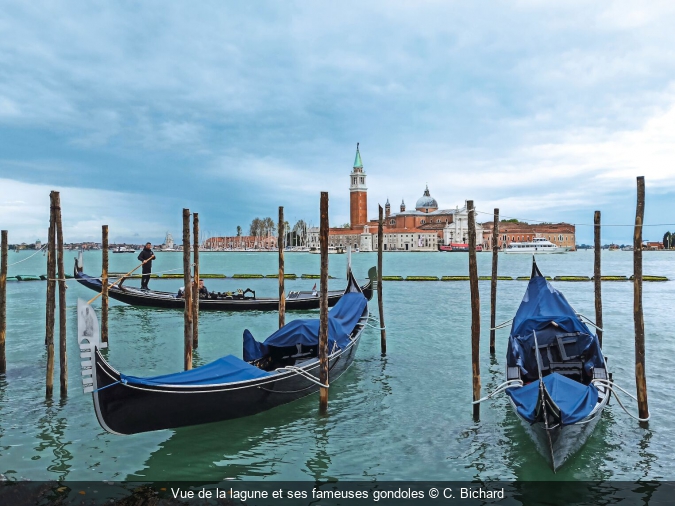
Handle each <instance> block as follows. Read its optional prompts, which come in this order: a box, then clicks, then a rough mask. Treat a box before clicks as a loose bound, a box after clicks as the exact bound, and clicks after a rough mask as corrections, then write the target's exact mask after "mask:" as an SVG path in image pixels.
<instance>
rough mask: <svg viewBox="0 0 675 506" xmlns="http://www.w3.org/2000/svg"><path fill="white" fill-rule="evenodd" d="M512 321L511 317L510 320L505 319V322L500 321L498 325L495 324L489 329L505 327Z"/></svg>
mask: <svg viewBox="0 0 675 506" xmlns="http://www.w3.org/2000/svg"><path fill="white" fill-rule="evenodd" d="M512 321H513V318H511V319H510V320H506V321H505V322H502V323H500V324H499V325H496V326H494V327H492V328H491V329H490V330H497V329H501V328H502V327H506V326H507V325H508V324H509V323H511V322H512Z"/></svg>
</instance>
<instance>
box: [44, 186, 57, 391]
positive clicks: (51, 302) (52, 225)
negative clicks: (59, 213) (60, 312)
mask: <svg viewBox="0 0 675 506" xmlns="http://www.w3.org/2000/svg"><path fill="white" fill-rule="evenodd" d="M55 193H56V192H51V193H50V194H49V233H48V235H47V314H46V319H45V346H46V347H47V376H46V391H45V393H46V396H47V398H48V399H51V397H52V394H53V393H54V311H55V310H56V300H55V295H56V244H55V243H56V241H55V239H56V216H55V212H54V211H55V209H54V208H55V204H54V194H55Z"/></svg>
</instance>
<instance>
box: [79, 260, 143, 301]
mask: <svg viewBox="0 0 675 506" xmlns="http://www.w3.org/2000/svg"><path fill="white" fill-rule="evenodd" d="M153 258H155V255H152V256H151V257H150V258H148V259H147V260H144V261H143V262H142V263H141V264H140V265H137V266H136V267H134V268H133V269H131V270H130V271H129V272H127V273H126V274H125V275H124V276H121V277H119V278H117V279H116V280H115V281H113V282H112V283H110V285H108V288H112V287H113V286H115V285H116V284H117V283H119V282H120V281H122V280H123V279H124V278H126V277H127V276H131V274H133V273H134V271H137V270H138V268H139V267H143V266H144V265H145V264H146V262H149V261H150V260H152V259H153ZM101 295H103V292H100V293H99V294H98V295H97V296H96V297H94V298H93V299H91V300H90V301H89V302H87V304H91V303H92V302H94V301H95V300H96V299H98V298H99V297H100V296H101Z"/></svg>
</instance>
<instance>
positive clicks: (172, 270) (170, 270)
mask: <svg viewBox="0 0 675 506" xmlns="http://www.w3.org/2000/svg"><path fill="white" fill-rule="evenodd" d="M194 266H195V264H190V267H194ZM182 270H183V268H182V267H178V268H176V269H169V270H167V271H158V272H153V273H152V274H167V273H169V272H174V271H182ZM134 275H136V274H134ZM89 278H91V279H97V280H99V281H102V280H103V277H101V276H99V277H94V276H89ZM110 279H111V276H108V281H109V282H110ZM177 279H180V278H177ZM118 280H119V278H118ZM70 281H75V280H70ZM113 284H116V282H114V283H113Z"/></svg>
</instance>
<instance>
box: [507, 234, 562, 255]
mask: <svg viewBox="0 0 675 506" xmlns="http://www.w3.org/2000/svg"><path fill="white" fill-rule="evenodd" d="M566 252H567V249H566V248H561V247H560V246H557V245H555V244H553V243H552V242H551V241H548V240H546V239H544V238H543V237H535V238H534V239H532V241H531V242H512V243H511V244H509V245H508V247H507V248H506V249H505V250H504V253H527V254H529V255H532V254H545V253H566Z"/></svg>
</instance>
